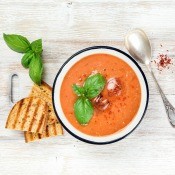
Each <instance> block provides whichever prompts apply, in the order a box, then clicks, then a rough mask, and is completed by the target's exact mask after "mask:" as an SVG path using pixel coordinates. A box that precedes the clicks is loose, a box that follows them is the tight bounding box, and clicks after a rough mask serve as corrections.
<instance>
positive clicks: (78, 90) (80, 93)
mask: <svg viewBox="0 0 175 175" xmlns="http://www.w3.org/2000/svg"><path fill="white" fill-rule="evenodd" d="M72 88H73V90H74V92H75V94H77V95H78V96H83V94H84V92H85V90H84V88H83V87H82V86H77V85H76V84H73V86H72Z"/></svg>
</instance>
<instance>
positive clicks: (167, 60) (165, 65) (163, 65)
mask: <svg viewBox="0 0 175 175" xmlns="http://www.w3.org/2000/svg"><path fill="white" fill-rule="evenodd" d="M160 47H163V45H162V44H160ZM166 52H169V50H168V49H167V50H166ZM151 62H153V63H154V64H155V65H156V66H157V69H158V70H159V71H162V70H163V69H169V68H170V66H171V65H173V58H171V57H169V56H168V55H167V54H163V53H159V54H158V56H157V58H156V59H155V60H153V61H151Z"/></svg>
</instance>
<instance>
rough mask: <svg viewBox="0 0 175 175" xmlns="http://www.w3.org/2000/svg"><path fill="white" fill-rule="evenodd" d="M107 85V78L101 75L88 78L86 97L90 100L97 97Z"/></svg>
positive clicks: (85, 86) (85, 85)
mask: <svg viewBox="0 0 175 175" xmlns="http://www.w3.org/2000/svg"><path fill="white" fill-rule="evenodd" d="M105 83H106V82H105V78H104V77H103V76H102V75H101V74H100V73H97V74H95V75H92V76H90V77H88V78H87V79H86V80H85V83H84V88H85V91H86V97H87V98H90V99H92V98H95V97H97V96H98V95H99V94H100V93H101V91H102V90H103V88H104V86H105Z"/></svg>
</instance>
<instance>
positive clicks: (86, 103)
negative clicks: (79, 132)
mask: <svg viewBox="0 0 175 175" xmlns="http://www.w3.org/2000/svg"><path fill="white" fill-rule="evenodd" d="M93 112H94V109H93V106H92V103H91V101H90V100H89V99H87V98H85V97H80V98H79V99H78V100H77V101H76V103H75V104H74V113H75V116H76V119H77V121H78V122H79V123H80V124H87V123H88V122H89V121H90V119H91V118H92V115H93Z"/></svg>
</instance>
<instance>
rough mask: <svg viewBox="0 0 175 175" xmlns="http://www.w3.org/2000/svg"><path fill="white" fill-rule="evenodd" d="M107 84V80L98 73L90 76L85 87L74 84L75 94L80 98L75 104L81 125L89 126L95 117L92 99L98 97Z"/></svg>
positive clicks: (75, 110)
mask: <svg viewBox="0 0 175 175" xmlns="http://www.w3.org/2000/svg"><path fill="white" fill-rule="evenodd" d="M105 84H106V81H105V78H104V77H103V76H102V75H101V74H100V73H97V74H95V75H91V76H89V77H88V78H87V79H86V80H85V82H84V85H83V86H78V85H76V84H74V85H73V86H72V88H73V91H74V93H75V94H76V95H77V96H78V97H79V98H78V99H77V101H76V102H75V104H74V113H75V116H76V119H77V121H78V122H79V123H80V124H88V123H89V121H90V119H91V118H92V116H93V112H94V108H93V105H92V102H91V101H90V100H91V99H92V98H95V97H97V96H98V95H99V94H100V93H101V92H102V90H103V89H104V86H105Z"/></svg>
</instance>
